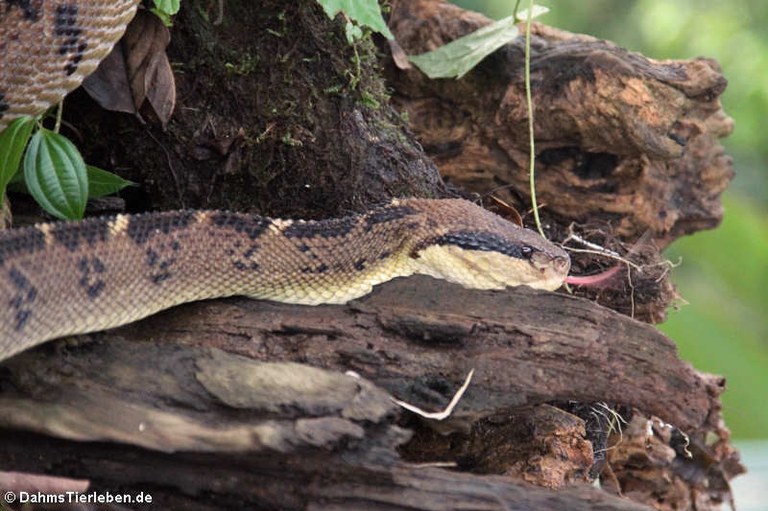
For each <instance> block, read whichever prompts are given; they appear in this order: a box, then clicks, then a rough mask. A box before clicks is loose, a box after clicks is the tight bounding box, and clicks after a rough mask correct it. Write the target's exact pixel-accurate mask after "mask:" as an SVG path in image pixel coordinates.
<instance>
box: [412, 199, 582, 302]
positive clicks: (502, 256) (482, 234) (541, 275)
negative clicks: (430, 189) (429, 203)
mask: <svg viewBox="0 0 768 511" xmlns="http://www.w3.org/2000/svg"><path fill="white" fill-rule="evenodd" d="M439 202H441V203H443V204H446V203H447V205H446V206H444V210H443V211H442V212H438V213H437V214H435V212H433V215H434V217H437V218H438V220H439V223H437V224H433V225H432V226H430V228H428V229H426V231H431V232H432V234H427V235H424V237H423V238H422V239H421V240H419V241H417V242H416V244H415V245H414V246H413V248H412V250H411V253H410V255H411V268H412V270H413V272H414V273H422V274H426V275H431V276H433V277H436V278H441V279H445V280H448V281H449V282H453V283H456V284H461V285H462V286H464V287H469V288H475V289H503V288H505V287H510V286H520V285H526V286H529V287H532V288H536V289H544V290H548V291H554V290H555V289H557V288H559V287H560V286H561V285H562V284H563V282H564V281H565V278H566V277H567V276H568V271H569V270H570V266H571V261H570V258H569V257H568V254H567V253H566V252H565V251H564V250H562V249H561V248H560V247H558V246H556V245H554V244H552V243H550V242H549V241H547V240H545V239H544V238H542V237H541V236H539V234H538V233H536V232H534V231H531V230H529V229H524V228H522V227H519V226H517V225H515V224H512V223H510V222H508V221H506V220H504V219H502V218H501V217H499V216H497V215H494V214H493V213H491V212H489V211H486V210H484V209H482V208H480V207H479V206H475V205H474V204H471V203H469V202H466V201H458V204H451V202H452V201H439ZM440 213H442V214H440ZM434 230H439V233H434Z"/></svg>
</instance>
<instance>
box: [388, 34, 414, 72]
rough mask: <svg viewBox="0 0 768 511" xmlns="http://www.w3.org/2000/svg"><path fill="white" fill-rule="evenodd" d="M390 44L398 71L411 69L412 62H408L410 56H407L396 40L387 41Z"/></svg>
mask: <svg viewBox="0 0 768 511" xmlns="http://www.w3.org/2000/svg"><path fill="white" fill-rule="evenodd" d="M387 43H388V44H389V51H390V52H391V53H392V60H393V61H394V63H395V65H396V66H397V68H398V69H411V68H412V67H413V66H412V65H411V61H409V60H408V55H406V54H405V51H404V50H403V48H402V46H400V45H399V44H398V42H397V40H395V39H387Z"/></svg>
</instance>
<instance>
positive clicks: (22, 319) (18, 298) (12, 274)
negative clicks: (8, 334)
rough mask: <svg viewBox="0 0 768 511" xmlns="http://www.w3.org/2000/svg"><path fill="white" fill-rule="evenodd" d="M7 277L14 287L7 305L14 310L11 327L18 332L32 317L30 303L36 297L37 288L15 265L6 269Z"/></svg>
mask: <svg viewBox="0 0 768 511" xmlns="http://www.w3.org/2000/svg"><path fill="white" fill-rule="evenodd" d="M7 277H8V280H9V281H10V283H11V286H12V287H13V288H14V289H15V293H14V294H13V296H12V297H11V299H10V300H9V301H8V305H9V306H10V307H11V309H13V310H14V311H15V314H14V319H15V323H14V326H13V328H14V329H15V330H16V331H17V332H18V331H20V330H21V329H23V328H24V325H26V324H27V322H28V321H29V318H31V317H32V304H33V303H34V302H35V299H37V288H36V287H35V286H33V285H32V283H31V282H30V281H29V279H28V278H27V277H26V275H24V273H22V272H21V271H20V270H19V269H17V268H15V267H12V268H11V269H10V270H8V274H7Z"/></svg>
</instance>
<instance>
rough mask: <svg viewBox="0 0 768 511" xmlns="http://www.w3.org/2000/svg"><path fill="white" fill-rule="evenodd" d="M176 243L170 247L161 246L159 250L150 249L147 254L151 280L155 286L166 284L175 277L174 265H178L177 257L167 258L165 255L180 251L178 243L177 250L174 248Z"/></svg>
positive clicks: (170, 244)
mask: <svg viewBox="0 0 768 511" xmlns="http://www.w3.org/2000/svg"><path fill="white" fill-rule="evenodd" d="M173 245H174V242H171V243H168V245H167V246H166V245H161V246H159V247H157V250H156V249H155V248H153V247H148V248H147V250H146V252H145V254H146V256H147V259H146V263H147V266H149V268H150V272H149V280H150V281H151V282H152V283H153V284H160V283H161V282H165V281H166V280H168V279H170V278H171V277H172V276H173V272H172V271H171V269H173V265H174V264H176V257H173V256H171V257H167V256H164V255H163V254H165V253H167V252H168V251H169V250H170V252H171V253H175V252H177V251H178V243H176V247H177V248H176V249H174V248H173Z"/></svg>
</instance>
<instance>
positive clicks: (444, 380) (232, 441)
mask: <svg viewBox="0 0 768 511" xmlns="http://www.w3.org/2000/svg"><path fill="white" fill-rule="evenodd" d="M89 337H90V338H91V340H92V342H81V343H78V344H77V345H76V346H74V347H68V346H67V345H66V344H65V343H63V342H58V343H52V344H49V345H46V346H43V347H41V348H40V349H37V350H34V351H33V352H29V353H25V354H22V355H21V356H19V357H16V358H14V359H12V360H11V361H9V362H8V363H6V364H5V369H4V373H3V389H4V392H3V394H2V397H0V424H1V425H2V426H3V427H5V428H18V429H24V430H27V431H34V432H37V433H41V434H46V435H51V436H55V437H62V438H65V439H70V440H78V441H91V442H114V443H117V444H125V446H124V447H115V446H114V445H109V446H104V445H102V446H101V447H99V446H98V444H96V445H94V444H85V445H78V444H73V443H68V442H52V443H50V444H49V443H45V444H43V446H41V445H40V444H39V442H40V439H39V438H38V437H36V436H25V435H17V434H14V435H10V436H9V435H5V436H4V439H5V441H4V442H3V444H2V446H1V448H0V451H2V452H3V453H5V456H8V455H9V453H11V452H13V451H15V450H16V449H18V448H21V447H18V446H20V445H23V449H25V450H26V449H31V450H32V452H38V451H37V450H38V449H42V450H44V451H45V452H47V453H48V454H47V456H45V457H43V458H42V462H41V459H40V458H38V457H37V456H29V457H28V458H26V460H24V461H23V462H21V464H19V463H20V461H21V460H20V459H19V458H18V457H16V456H18V453H17V454H16V456H11V457H10V458H6V459H5V460H4V461H5V464H6V466H13V467H14V469H16V470H27V471H34V472H53V473H57V474H59V475H62V476H74V475H78V476H79V477H88V478H95V479H98V480H99V482H100V484H101V485H103V486H104V487H106V488H109V487H114V486H115V485H120V486H121V487H126V485H128V486H134V487H136V488H141V487H142V485H146V484H148V483H150V482H155V483H157V482H160V481H162V484H163V485H170V486H175V487H178V488H184V489H185V491H188V490H189V488H188V486H189V485H190V484H191V485H192V487H193V488H194V489H195V490H196V491H198V492H202V491H205V492H214V493H216V492H224V493H229V492H232V493H234V494H235V495H236V498H237V499H242V501H243V502H251V503H254V504H256V503H261V504H264V503H266V502H271V503H276V502H280V500H279V499H280V496H281V495H283V494H284V492H285V486H284V485H289V486H292V485H295V486H296V487H295V488H293V487H292V488H291V492H292V494H293V495H294V496H295V497H294V498H295V499H296V500H295V501H283V505H285V506H286V507H292V508H300V507H302V506H300V505H299V503H300V502H304V503H306V502H311V501H313V499H315V498H325V497H324V495H328V494H333V495H336V497H337V498H341V495H342V494H343V493H344V491H346V489H350V488H353V487H355V484H352V483H350V482H349V481H345V482H344V483H343V484H342V483H338V484H339V485H340V486H339V487H335V488H334V486H333V485H331V487H330V488H325V489H324V490H323V491H319V490H318V489H317V488H316V487H315V486H314V485H312V486H305V485H304V484H298V483H297V480H299V481H303V480H305V479H306V478H313V479H316V478H321V479H322V476H323V473H325V474H327V475H329V476H330V475H331V474H332V475H333V477H332V478H333V479H334V480H336V481H339V480H340V478H341V479H344V478H345V477H352V476H351V474H350V471H349V469H342V468H340V467H342V466H343V464H344V463H349V464H351V466H358V467H368V469H369V470H371V471H372V472H371V473H370V474H369V476H368V477H365V478H364V479H369V478H370V477H372V476H373V475H374V474H377V477H386V478H387V479H391V480H394V481H397V480H398V477H404V479H403V481H409V482H408V483H407V484H416V482H415V481H418V480H420V478H422V477H426V476H425V475H424V474H420V473H419V472H418V471H415V470H413V469H409V468H408V467H407V466H404V465H402V463H401V462H398V461H397V459H398V457H397V454H396V447H397V446H398V445H400V444H403V443H405V442H406V440H407V439H408V437H409V435H408V434H407V433H406V431H405V430H403V429H401V428H400V427H398V426H397V425H396V424H395V422H394V421H395V416H396V410H397V408H396V406H395V405H394V403H393V402H392V401H390V399H389V397H388V395H387V394H386V393H385V392H383V391H382V390H379V388H377V387H375V386H373V385H371V384H370V383H368V382H367V381H366V380H369V381H371V382H373V383H375V384H376V385H377V386H378V387H380V388H383V389H386V390H387V391H389V392H390V393H391V394H392V395H394V396H396V397H398V398H400V399H402V400H405V401H408V402H411V403H413V404H416V405H418V406H421V407H422V408H441V407H442V406H443V405H444V404H445V403H446V402H447V400H448V399H449V398H450V397H451V395H452V393H453V392H454V391H455V389H456V388H457V387H458V386H459V385H460V383H461V382H462V380H463V379H464V377H465V376H466V373H467V372H468V371H469V370H470V369H472V368H474V369H475V377H474V380H473V382H472V384H471V386H470V388H469V390H468V391H467V393H466V394H465V396H464V398H463V399H462V401H461V403H460V405H459V407H458V409H457V410H456V413H455V416H454V418H453V419H452V420H449V421H448V422H447V424H440V425H439V426H440V427H441V428H443V429H445V430H447V431H451V430H453V431H462V430H466V429H467V428H471V427H472V425H473V424H476V423H479V422H480V421H483V420H484V419H486V418H488V417H491V416H496V417H497V418H498V416H499V415H500V414H503V413H505V411H506V413H509V411H510V410H514V409H516V408H519V407H523V409H525V408H526V407H530V405H535V404H539V403H545V402H552V401H559V402H564V401H568V400H576V401H581V402H593V401H598V400H604V401H609V402H613V403H616V404H620V405H628V406H633V407H635V408H638V409H641V410H644V411H646V412H648V413H653V414H655V415H658V416H659V417H661V418H663V419H664V420H665V421H667V422H669V423H671V424H674V425H676V426H678V427H680V428H681V429H682V430H683V431H687V432H690V433H691V434H693V435H696V434H698V433H697V432H700V431H706V430H707V429H709V425H708V421H710V420H712V418H713V417H717V410H718V406H719V405H718V400H717V396H718V395H719V393H720V391H721V390H722V388H721V386H720V385H721V382H720V381H719V380H715V379H712V378H708V377H705V376H702V375H700V374H698V373H696V372H695V371H694V370H693V369H692V368H691V367H690V366H689V364H687V363H685V362H682V361H681V360H679V358H678V357H677V355H676V350H675V348H674V345H673V344H672V343H671V342H670V341H669V340H668V339H666V338H665V337H664V336H663V335H661V334H660V333H659V332H658V331H657V330H656V329H654V328H653V327H651V326H649V325H646V324H643V323H640V322H637V321H635V320H632V319H629V318H627V317H625V316H622V315H620V314H618V313H615V312H613V311H611V310H608V309H605V308H602V307H597V306H595V305H594V304H592V303H590V302H588V301H586V300H584V299H579V298H574V297H570V296H567V295H561V294H552V293H544V292H537V291H533V290H530V289H527V288H519V289H513V290H509V291H505V292H480V291H471V290H466V289H463V288H460V287H457V286H454V285H451V284H448V283H445V282H442V281H437V280H433V279H431V278H428V277H417V278H410V279H402V280H398V281H395V282H392V283H389V284H386V285H383V286H381V287H380V289H378V290H377V292H375V293H374V294H373V295H371V296H369V297H366V298H363V299H361V300H358V301H355V302H353V303H351V304H349V305H346V306H320V307H310V308H308V307H300V306H291V305H284V304H275V303H270V302H261V301H250V300H246V299H232V300H226V301H217V302H202V303H196V304H190V305H187V306H183V307H180V308H177V309H175V310H172V311H168V312H166V313H161V314H159V315H157V316H155V317H153V318H150V319H148V320H145V321H142V322H139V323H136V324H134V325H130V326H127V327H123V328H121V329H117V330H114V331H110V332H103V333H98V334H93V335H91V336H89ZM81 341H85V339H81ZM233 353H239V354H238V355H236V354H233ZM319 368H322V369H319ZM328 370H332V371H331V372H329V371H328ZM348 370H352V371H355V372H356V373H358V374H359V375H362V376H363V377H364V378H365V379H363V380H360V379H357V378H354V377H353V376H349V375H343V374H342V372H344V371H348ZM550 415H551V414H550ZM574 420H576V419H575V418H574ZM549 422H550V423H553V422H552V421H551V419H550V420H549ZM551 427H553V428H555V426H551ZM486 429H487V430H488V431H490V430H489V429H488V428H486ZM498 434H499V435H500V434H503V432H499V433H498ZM442 438H444V440H443V442H445V441H447V440H445V439H447V438H448V437H442ZM492 438H493V435H491V434H486V438H485V442H486V444H487V443H488V442H492V441H494V440H492ZM20 439H26V440H25V441H23V442H22V441H21V440H20ZM434 442H435V441H434V439H433V440H432V443H433V444H434ZM14 446H17V447H14ZM128 446H134V447H141V448H143V449H145V450H147V451H149V452H146V451H136V450H135V449H132V448H130V447H128ZM479 447H480V451H481V450H482V447H483V446H482V445H481V446H479ZM115 449H116V450H117V452H120V451H122V452H123V453H124V455H125V456H127V458H126V459H124V460H122V461H121V460H120V458H121V457H118V459H114V458H113V455H110V453H114V452H115V451H114V450H115ZM435 451H436V452H439V451H440V449H439V448H438V447H435ZM480 451H478V450H477V449H476V452H480ZM153 452H156V453H158V452H159V453H177V454H175V455H174V457H172V458H171V459H168V458H167V457H166V458H164V457H163V456H160V455H159V454H153ZM190 452H193V453H197V454H194V455H192V454H189V453H190ZM444 452H448V451H447V450H444ZM129 453H131V454H130V455H129ZM184 453H187V454H184ZM200 453H206V456H208V457H206V456H203V455H202V454H200ZM86 454H87V456H86ZM464 454H465V455H466V452H465V453H464ZM589 454H591V450H590V453H589ZM243 455H247V458H248V462H247V463H246V464H245V465H243V466H240V463H241V462H240V461H238V462H237V463H236V465H238V468H236V469H232V471H231V472H228V477H231V478H235V479H237V478H238V477H243V478H244V477H245V475H244V474H242V473H241V472H242V471H247V472H249V473H250V472H253V473H257V474H259V473H260V474H261V476H260V477H265V478H267V479H264V480H262V481H261V483H259V484H258V485H257V486H258V487H259V488H260V489H259V490H258V492H256V493H257V494H253V492H255V491H256V490H255V489H254V488H253V487H252V486H249V485H248V484H246V483H247V482H250V483H253V484H256V482H257V481H259V478H258V477H257V476H253V477H254V478H255V479H247V478H246V479H243V480H242V481H241V482H242V484H243V485H244V486H243V487H242V488H241V489H240V490H238V491H235V490H234V489H233V488H232V487H229V488H227V489H226V490H225V489H223V488H222V487H221V485H222V484H223V483H222V481H221V480H220V479H218V478H210V479H206V480H205V481H198V480H195V482H193V483H190V482H189V481H187V480H186V477H188V476H190V475H191V472H189V471H191V470H192V468H191V466H192V465H191V464H192V463H193V461H194V463H195V464H198V465H199V466H206V464H210V465H211V468H212V467H213V466H215V465H218V464H219V463H222V462H223V461H222V460H227V459H230V458H231V459H238V460H240V459H242V458H241V457H242V456H243ZM51 456H53V459H56V460H58V461H56V462H55V463H54V462H52V461H51V458H50V457H51ZM73 456H74V457H78V458H80V459H81V461H80V462H79V463H77V466H76V467H75V468H73V467H72V466H71V464H68V463H64V461H65V460H69V461H72V457H73ZM60 457H61V459H59V458H60ZM176 458H178V459H176ZM420 458H421V459H420V461H431V462H451V461H454V462H456V461H460V460H456V459H450V458H435V459H425V458H424V456H423V455H422V456H420ZM107 459H111V461H109V463H108V461H107ZM158 459H166V462H165V463H170V464H171V465H173V466H176V467H177V468H176V469H175V470H174V471H173V472H174V475H173V476H170V475H168V476H164V477H161V476H160V475H158V471H155V470H147V465H152V464H153V463H159V462H157V461H152V460H158ZM278 460H280V461H278ZM299 460H301V461H300V462H299ZM515 462H516V460H514V459H510V460H507V461H506V463H507V464H509V465H513V464H514V463H515ZM501 463H502V464H503V463H505V462H504V461H501ZM591 463H592V459H591V458H589V459H587V460H584V461H583V466H582V472H584V474H582V477H581V478H580V479H581V480H584V478H585V477H586V471H587V470H588V469H589V468H590V465H591ZM105 464H107V465H109V466H111V467H112V468H111V470H107V468H106V467H105ZM294 464H298V465H300V467H298V466H297V467H295V468H294V469H292V470H295V471H297V472H298V474H300V476H290V477H288V479H289V481H284V482H283V483H282V485H278V486H277V487H275V486H269V487H270V488H278V489H279V490H278V489H276V490H275V491H276V493H272V492H271V491H268V490H265V489H264V486H263V484H265V483H266V481H267V480H268V479H269V476H268V475H266V474H267V473H270V472H271V471H273V470H275V469H276V466H283V467H292V466H294ZM480 465H482V464H480ZM56 467H68V468H65V469H63V470H60V469H57V468H56ZM159 467H163V468H162V469H160V470H159V471H160V472H162V473H166V472H168V468H169V466H166V465H164V464H160V465H159ZM183 467H186V468H184V469H183V470H182V468H183ZM481 468H482V467H481ZM487 470H488V469H487V468H486V471H487ZM185 471H187V472H185ZM491 471H495V472H502V471H504V469H503V468H502V469H499V468H498V467H496V468H495V469H492V470H491ZM126 472H127V473H132V474H134V475H133V476H131V477H129V478H125V477H124V474H125V473H126ZM180 473H185V474H186V475H185V476H184V477H182V476H180V475H179V474H180ZM364 473H365V471H362V472H358V476H359V475H361V474H364ZM403 474H409V475H408V477H406V476H404V475H403ZM426 474H432V475H431V477H433V478H436V479H437V480H440V478H441V477H444V478H447V479H445V481H444V484H449V481H450V480H452V478H454V477H455V478H457V480H462V477H463V476H459V475H457V474H454V475H452V476H449V475H444V476H439V475H438V474H437V473H436V472H431V471H430V472H427V473H426ZM285 476H286V474H282V475H273V477H275V481H271V482H272V483H276V482H277V480H279V479H280V478H281V477H285ZM220 477H221V478H224V476H223V475H222V476H220ZM477 477H478V478H479V477H480V476H477ZM412 478H415V479H412ZM225 479H226V478H225ZM353 479H354V480H356V479H355V478H354V477H353ZM478 481H482V482H479V483H478V484H480V486H479V487H472V486H471V485H469V486H467V491H468V492H469V493H467V494H462V493H461V492H460V491H458V488H460V487H461V486H459V487H457V488H454V490H453V492H454V493H456V495H455V498H456V499H457V506H458V502H466V500H465V499H469V498H471V497H472V496H473V495H475V496H477V492H480V494H483V493H484V492H488V491H490V490H480V489H479V488H483V487H485V486H486V485H491V486H492V487H495V486H494V485H496V484H501V482H500V480H498V479H490V480H485V479H482V478H480V479H478ZM490 481H493V482H490ZM369 482H370V481H369ZM357 484H360V483H359V482H358V483H357ZM403 484H406V483H403ZM435 484H438V483H435ZM350 485H351V486H350ZM320 486H325V485H323V484H320ZM342 488H343V489H344V490H343V491H342ZM438 488H440V486H439V484H438V486H436V489H438ZM504 488H506V489H504ZM358 490H359V491H360V493H359V497H360V498H363V499H364V495H368V498H372V497H371V495H370V494H369V493H368V492H371V491H372V489H371V487H367V489H365V490H362V489H360V488H358ZM402 490H403V488H402V487H400V486H399V485H394V486H388V485H385V487H382V488H380V489H379V490H378V491H380V492H382V493H381V494H380V495H381V496H382V498H383V496H384V495H389V497H387V498H394V497H393V496H394V495H398V494H400V493H401V492H402ZM316 491H317V492H319V493H315V492H316ZM496 491H497V490H493V492H491V493H494V492H496ZM505 491H515V492H518V491H521V490H520V488H519V487H517V486H515V485H514V484H512V483H509V485H508V486H504V485H502V486H501V487H500V488H499V489H498V492H501V493H500V494H501V495H503V494H504V492H505ZM581 491H584V490H581ZM324 492H328V494H326V493H324ZM390 492H391V493H390ZM353 493H354V492H353ZM427 493H429V492H427ZM577 493H578V492H577ZM532 495H538V493H537V492H534V493H532ZM589 495H590V497H589V498H602V497H596V496H595V495H593V494H592V493H589ZM233 498H235V497H233ZM347 498H350V497H349V495H348V496H347ZM419 498H420V499H425V500H423V501H422V504H419V506H423V507H418V506H417V508H424V509H431V508H435V506H437V504H435V502H433V501H431V500H430V498H428V497H427V496H426V494H422V495H421V497H419ZM498 498H500V499H502V501H503V500H504V497H498ZM531 498H534V497H531ZM536 498H538V497H536ZM542 498H545V497H543V496H542ZM574 498H575V497H574ZM262 499H263V500H262ZM482 499H490V500H488V502H489V503H488V504H487V506H489V507H488V509H504V507H503V506H502V505H501V504H500V503H497V504H493V502H497V497H493V496H490V497H482ZM395 500H396V501H397V499H395ZM545 500H546V498H545ZM578 500H579V499H578V498H577V499H576V501H578ZM364 501H365V499H364ZM291 502H293V504H292V503H291ZM616 505H618V504H616ZM494 506H496V507H494ZM341 508H343V507H341ZM513 509H514V507H513Z"/></svg>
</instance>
